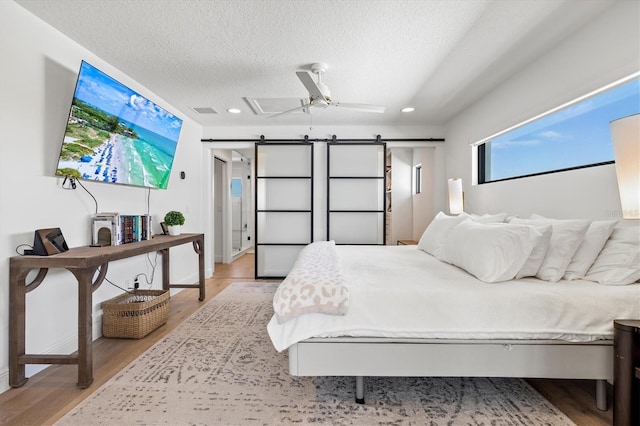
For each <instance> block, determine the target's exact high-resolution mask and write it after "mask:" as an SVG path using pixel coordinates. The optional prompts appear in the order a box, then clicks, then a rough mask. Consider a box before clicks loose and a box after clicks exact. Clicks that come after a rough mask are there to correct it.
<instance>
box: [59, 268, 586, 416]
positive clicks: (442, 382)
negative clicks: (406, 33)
mask: <svg viewBox="0 0 640 426" xmlns="http://www.w3.org/2000/svg"><path fill="white" fill-rule="evenodd" d="M276 287H277V283H273V282H259V281H258V282H247V283H235V284H233V285H231V286H230V287H228V288H227V289H226V290H224V291H223V292H222V293H220V295H218V296H217V297H215V298H214V299H212V300H211V301H210V302H208V303H207V304H206V305H205V306H203V307H202V308H200V309H199V310H198V311H197V312H195V313H194V314H193V315H192V316H191V317H190V318H189V319H187V320H186V321H185V322H184V323H183V324H181V325H180V326H179V327H178V328H176V329H175V330H174V331H172V332H171V333H170V334H168V335H167V336H166V337H165V338H163V339H162V340H160V341H159V342H157V343H156V344H155V345H154V346H153V347H152V348H150V349H149V350H148V351H147V352H145V353H144V354H142V355H141V356H140V357H139V358H138V359H136V360H135V361H133V362H132V363H131V364H130V365H129V366H127V367H126V368H125V369H124V370H123V371H121V372H120V373H119V374H118V375H117V376H115V377H113V378H112V379H111V380H110V381H109V382H107V383H106V384H104V385H103V386H102V387H100V388H99V389H98V390H97V391H96V392H95V393H93V394H92V395H91V396H90V397H89V398H87V399H86V400H85V401H83V402H82V403H81V404H80V405H78V406H77V407H76V408H74V409H73V410H72V411H71V412H69V413H68V414H67V415H66V416H65V417H63V418H62V419H61V420H60V421H59V422H58V423H57V424H59V425H71V424H77V425H89V424H108V425H134V424H168V425H187V424H202V425H214V424H215V425H282V424H285V425H286V424H318V423H320V424H332V425H346V424H357V425H382V424H384V425H404V424H406V425H427V424H429V425H573V424H574V423H572V422H571V420H570V419H568V418H567V417H566V416H565V415H564V414H563V413H562V412H560V411H559V410H558V409H557V408H555V407H554V406H553V405H551V404H550V403H549V402H548V401H547V400H545V399H544V398H543V397H542V396H541V395H540V394H539V393H537V392H536V391H535V390H534V389H533V388H532V387H531V386H530V385H529V384H527V383H526V382H525V381H523V380H520V379H488V378H403V377H398V378H395V377H384V378H368V379H366V380H365V398H366V400H367V403H366V404H365V405H359V404H356V403H355V402H354V391H355V384H354V379H353V378H345V377H294V376H290V375H289V373H288V370H287V368H288V367H287V366H288V359H287V354H286V352H283V353H278V352H276V351H275V349H274V348H273V346H272V345H271V341H270V340H269V336H268V335H267V332H266V325H267V323H268V321H269V319H270V318H271V316H272V315H273V309H272V307H271V299H272V297H273V294H274V292H275V289H276Z"/></svg>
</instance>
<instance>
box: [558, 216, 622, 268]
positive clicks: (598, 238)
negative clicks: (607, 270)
mask: <svg viewBox="0 0 640 426" xmlns="http://www.w3.org/2000/svg"><path fill="white" fill-rule="evenodd" d="M616 223H617V221H616V220H595V221H593V222H591V225H589V228H588V229H587V233H586V234H585V236H584V239H583V240H582V244H580V247H578V250H577V251H576V254H574V255H573V259H571V263H569V266H567V270H566V271H565V272H564V276H563V278H564V279H565V280H579V279H582V278H584V276H585V275H586V274H587V271H589V268H590V267H591V265H593V262H595V260H596V258H597V257H598V254H599V253H600V251H601V250H602V248H603V247H604V245H605V244H606V242H607V240H608V239H609V237H610V236H611V233H612V232H613V228H614V227H615V226H616Z"/></svg>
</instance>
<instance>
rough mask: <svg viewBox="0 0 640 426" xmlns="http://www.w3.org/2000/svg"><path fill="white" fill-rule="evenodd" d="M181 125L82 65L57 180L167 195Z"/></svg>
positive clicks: (152, 104) (116, 82)
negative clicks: (121, 186) (71, 179)
mask: <svg viewBox="0 0 640 426" xmlns="http://www.w3.org/2000/svg"><path fill="white" fill-rule="evenodd" d="M181 128H182V120H181V119H180V118H178V117H176V116H174V115H173V114H171V113H169V112H168V111H166V110H164V109H163V108H160V107H159V106H157V105H156V104H155V103H153V102H151V101H150V100H148V99H147V98H145V97H144V96H141V95H140V94H138V93H137V92H135V91H133V90H131V89H129V88H128V87H127V86H124V85H123V84H121V83H119V82H118V81H116V80H114V79H113V78H111V77H109V76H108V75H106V74H104V73H103V72H101V71H100V70H98V69H97V68H95V67H93V66H92V65H90V64H88V63H86V62H82V66H81V67H80V73H79V75H78V82H77V84H76V90H75V93H74V97H73V103H72V105H71V110H70V112H69V120H68V121H67V127H66V131H65V135H64V141H63V143H62V149H61V150H60V159H59V161H58V168H57V170H56V175H58V176H68V177H74V178H78V179H87V180H95V181H99V182H109V183H119V184H126V185H136V186H146V187H152V188H161V189H165V188H166V187H167V184H168V183H169V177H170V175H171V166H172V165H173V159H174V156H175V152H176V146H177V143H178V137H179V135H180V129H181Z"/></svg>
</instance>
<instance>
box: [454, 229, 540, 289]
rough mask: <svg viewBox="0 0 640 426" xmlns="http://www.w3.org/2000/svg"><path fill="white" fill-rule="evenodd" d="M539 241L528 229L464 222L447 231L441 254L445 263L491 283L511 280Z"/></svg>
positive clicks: (536, 233) (533, 231) (536, 235)
mask: <svg viewBox="0 0 640 426" xmlns="http://www.w3.org/2000/svg"><path fill="white" fill-rule="evenodd" d="M540 238H542V234H541V233H540V232H538V231H536V230H535V229H534V228H533V227H531V226H523V225H512V224H508V223H492V224H483V223H477V222H474V221H472V220H470V219H468V220H465V221H463V222H461V223H460V224H458V225H457V226H455V227H454V228H453V229H451V231H450V232H449V235H448V238H447V240H446V241H445V242H444V247H443V251H444V253H445V256H446V258H447V259H448V262H449V263H452V264H454V265H456V266H458V267H460V268H462V269H464V270H465V271H467V272H469V273H470V274H472V275H474V276H475V277H476V278H478V279H480V280H482V281H485V282H488V283H494V282H500V281H507V280H511V279H513V278H514V277H515V276H516V274H517V273H518V271H519V270H520V269H521V268H522V266H523V265H524V263H525V262H526V261H527V259H528V258H529V255H530V254H531V251H532V250H533V248H534V247H535V246H536V244H537V243H538V240H539V239H540Z"/></svg>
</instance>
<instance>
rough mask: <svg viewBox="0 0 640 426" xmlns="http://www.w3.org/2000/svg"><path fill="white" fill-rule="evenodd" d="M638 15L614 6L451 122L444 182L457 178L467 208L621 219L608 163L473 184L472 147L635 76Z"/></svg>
mask: <svg viewBox="0 0 640 426" xmlns="http://www.w3.org/2000/svg"><path fill="white" fill-rule="evenodd" d="M639 16H640V2H637V1H620V2H616V3H614V6H612V8H611V9H608V10H607V11H606V12H605V13H603V14H602V15H601V16H599V17H598V18H597V19H595V20H594V21H592V22H591V23H590V24H588V25H587V26H585V27H583V28H582V29H581V30H580V31H578V32H576V33H574V34H573V35H572V36H571V37H570V38H567V39H566V40H565V41H564V42H563V43H561V44H559V45H557V46H556V47H555V48H554V49H553V50H551V51H549V52H548V53H547V54H546V55H544V56H543V57H540V58H539V59H538V60H536V61H535V62H534V63H531V64H529V66H527V67H526V68H525V69H524V70H522V71H521V72H520V73H518V74H516V75H515V76H514V77H512V78H511V79H509V80H508V81H505V82H504V84H503V85H502V86H500V87H499V88H498V89H497V90H495V91H493V92H491V93H490V94H488V95H487V96H485V97H484V98H483V99H482V100H481V101H479V102H477V103H476V104H474V105H473V106H471V107H470V108H468V109H467V110H466V111H465V112H464V113H462V114H459V115H458V116H457V117H455V119H453V120H451V121H450V122H449V123H448V126H447V132H446V140H447V158H446V170H447V178H449V177H462V179H463V188H464V191H465V210H467V211H471V212H476V213H486V212H489V213H492V212H499V211H507V212H510V213H515V214H519V215H522V216H526V215H529V214H530V213H534V212H535V213H540V214H543V215H548V216H551V217H558V218H571V217H575V218H592V219H597V218H611V217H620V216H621V211H620V201H619V196H618V191H617V186H616V177H615V167H614V166H613V165H606V166H600V167H593V168H588V169H581V170H574V171H568V172H562V173H554V174H549V175H542V176H537V177H530V178H524V179H517V180H510V181H504V182H495V183H489V184H484V185H477V186H472V185H471V182H472V172H471V171H472V148H471V147H470V146H469V144H471V143H473V142H475V141H478V140H480V139H482V138H485V137H487V136H489V135H492V134H494V133H496V132H498V131H501V130H503V129H505V128H508V127H510V126H512V125H514V124H517V123H520V122H522V121H524V120H526V119H528V118H530V117H533V116H536V115H537V114H540V113H543V112H545V111H548V110H550V109H551V108H553V107H556V106H558V105H562V104H563V103H565V102H567V101H570V100H573V99H575V98H577V97H579V96H581V95H584V94H586V93H589V92H591V91H592V90H595V89H597V88H599V87H602V86H604V85H606V84H608V83H611V82H614V81H616V80H618V79H620V78H622V77H625V76H628V75H631V74H632V73H633V72H635V71H638V70H639V69H640V25H639Z"/></svg>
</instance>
